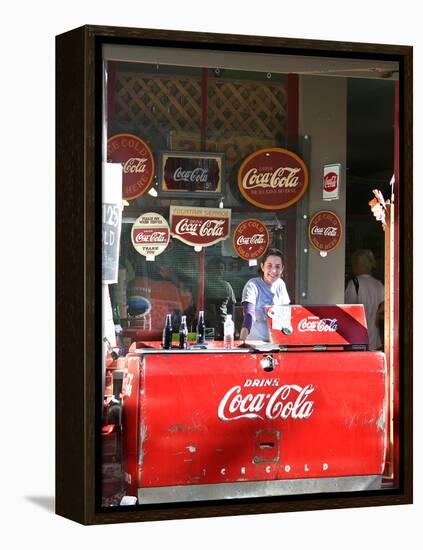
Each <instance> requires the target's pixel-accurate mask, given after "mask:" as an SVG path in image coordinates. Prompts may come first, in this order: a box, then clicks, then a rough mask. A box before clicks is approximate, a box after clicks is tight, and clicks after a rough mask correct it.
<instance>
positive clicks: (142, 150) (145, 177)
mask: <svg viewBox="0 0 423 550" xmlns="http://www.w3.org/2000/svg"><path fill="white" fill-rule="evenodd" d="M107 160H108V162H119V163H120V164H122V168H123V178H122V180H123V181H122V198H123V199H126V200H132V199H136V198H137V197H140V196H141V195H142V194H143V193H145V192H146V191H147V189H148V188H149V186H150V183H151V180H152V179H153V176H154V159H153V154H152V152H151V150H150V148H149V147H148V145H147V144H146V143H144V141H143V140H142V139H140V138H139V137H137V136H134V135H132V134H117V135H115V136H112V137H111V138H109V139H108V141H107Z"/></svg>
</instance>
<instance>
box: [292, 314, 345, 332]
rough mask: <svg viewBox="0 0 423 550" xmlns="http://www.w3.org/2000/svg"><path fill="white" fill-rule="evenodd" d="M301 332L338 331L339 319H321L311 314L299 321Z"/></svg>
mask: <svg viewBox="0 0 423 550" xmlns="http://www.w3.org/2000/svg"><path fill="white" fill-rule="evenodd" d="M298 330H299V331H300V332H336V331H337V330H338V321H337V319H320V318H319V317H315V316H313V315H312V316H309V317H305V318H303V319H301V321H300V322H299V323H298Z"/></svg>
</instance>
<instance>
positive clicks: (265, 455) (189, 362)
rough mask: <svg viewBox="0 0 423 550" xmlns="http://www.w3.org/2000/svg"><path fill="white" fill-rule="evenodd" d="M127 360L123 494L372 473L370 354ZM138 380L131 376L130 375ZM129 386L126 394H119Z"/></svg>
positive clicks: (381, 377) (377, 433)
mask: <svg viewBox="0 0 423 550" xmlns="http://www.w3.org/2000/svg"><path fill="white" fill-rule="evenodd" d="M272 355H273V360H274V369H273V371H271V372H265V371H264V370H263V367H262V365H261V364H260V361H261V360H262V359H263V357H265V356H266V354H250V353H242V354H224V353H222V352H219V351H218V350H216V351H215V352H210V353H207V354H202V355H200V354H198V355H194V354H189V353H172V354H161V355H159V354H156V355H154V354H152V355H144V356H143V358H142V359H141V361H140V362H139V360H138V357H140V356H139V355H138V356H137V355H136V354H130V355H129V356H128V363H127V364H128V374H127V375H126V382H128V381H129V383H130V384H129V386H128V385H127V384H126V383H125V384H126V391H127V392H128V393H129V394H130V395H127V396H126V397H125V399H124V407H123V409H124V416H123V438H124V443H125V445H124V455H125V464H124V470H125V472H126V474H127V476H126V477H127V480H130V481H131V484H130V487H129V493H135V491H136V490H137V489H138V488H139V487H160V486H172V485H190V484H207V483H223V482H232V481H258V480H275V479H299V478H316V477H317V478H319V477H334V476H362V475H374V474H381V473H382V472H383V466H384V451H385V444H386V430H385V424H386V422H385V401H386V395H385V394H386V367H385V357H384V355H383V354H382V353H379V352H336V351H329V352H287V353H277V354H272ZM138 373H139V376H138ZM128 388H129V389H128Z"/></svg>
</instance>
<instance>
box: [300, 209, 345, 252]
mask: <svg viewBox="0 0 423 550" xmlns="http://www.w3.org/2000/svg"><path fill="white" fill-rule="evenodd" d="M308 238H309V241H310V243H311V245H312V246H313V247H314V248H315V249H316V250H319V251H320V252H329V251H330V250H334V249H335V248H336V247H337V246H338V245H339V243H340V242H341V238H342V224H341V220H340V219H339V218H338V216H337V215H336V214H335V213H334V212H330V211H329V210H321V211H320V212H316V214H314V216H313V217H312V218H311V220H310V223H309V224H308Z"/></svg>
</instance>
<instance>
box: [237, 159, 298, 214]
mask: <svg viewBox="0 0 423 550" xmlns="http://www.w3.org/2000/svg"><path fill="white" fill-rule="evenodd" d="M307 186H308V170H307V167H306V165H305V164H304V162H303V160H302V159H300V157H299V156H298V155H296V154H295V153H292V152H291V151H288V150H287V149H282V148H270V149H260V150H259V151H255V152H254V153H252V154H251V155H249V156H248V157H247V158H246V159H245V160H244V162H243V163H242V164H241V167H240V169H239V172H238V187H239V190H240V192H241V194H242V196H243V197H244V198H245V199H247V201H248V202H250V203H251V204H254V205H255V206H258V207H259V208H264V209H267V210H280V209H281V208H287V207H288V206H291V205H292V204H294V203H296V202H297V201H298V200H300V198H301V197H302V196H303V195H304V193H305V192H306V189H307Z"/></svg>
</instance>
